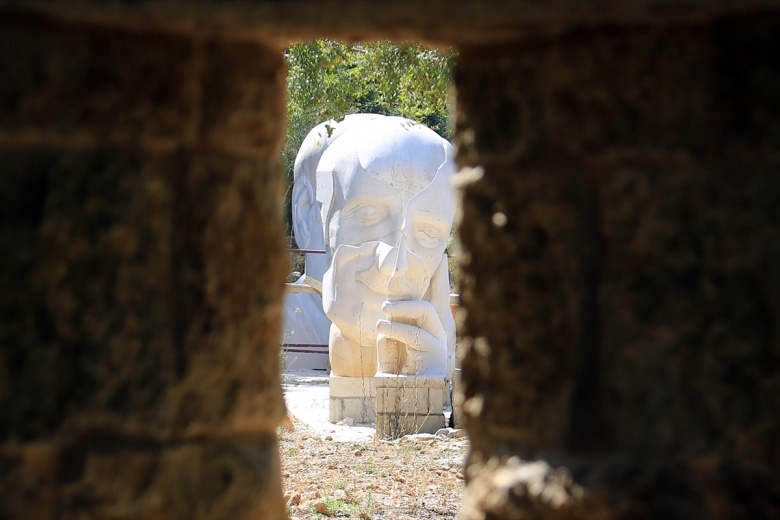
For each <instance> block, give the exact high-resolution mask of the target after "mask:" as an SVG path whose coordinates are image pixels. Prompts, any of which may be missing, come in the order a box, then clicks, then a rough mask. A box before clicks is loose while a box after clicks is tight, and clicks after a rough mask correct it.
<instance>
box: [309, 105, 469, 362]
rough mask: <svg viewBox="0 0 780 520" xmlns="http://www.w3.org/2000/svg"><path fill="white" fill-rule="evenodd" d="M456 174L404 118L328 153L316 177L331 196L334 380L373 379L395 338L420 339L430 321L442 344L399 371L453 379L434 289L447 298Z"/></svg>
mask: <svg viewBox="0 0 780 520" xmlns="http://www.w3.org/2000/svg"><path fill="white" fill-rule="evenodd" d="M453 170H454V163H453V161H452V150H451V147H450V145H449V143H447V142H446V141H445V140H443V139H441V138H440V137H439V136H438V135H436V134H435V133H434V132H433V131H431V130H429V129H428V128H426V127H423V126H421V125H416V124H412V123H410V122H409V121H407V120H404V119H400V118H389V117H385V118H380V119H378V120H372V121H369V122H367V123H365V124H362V125H360V126H359V127H358V128H356V130H355V131H353V132H350V133H349V134H347V135H345V136H343V137H342V138H340V139H339V141H338V142H336V143H334V144H333V145H332V146H331V147H330V148H329V149H328V150H327V151H326V152H325V154H323V157H322V160H321V161H320V165H319V167H318V172H317V175H318V185H323V186H324V187H325V189H323V190H322V192H321V195H322V199H321V201H322V214H323V223H324V233H325V236H326V237H327V243H326V250H327V251H328V257H329V262H330V263H329V265H330V267H329V269H328V271H327V272H326V273H325V277H324V280H323V307H324V309H325V312H326V314H327V315H328V317H329V318H330V319H331V320H332V321H333V324H334V325H333V327H332V328H331V339H330V343H331V345H330V346H331V366H332V368H333V371H334V373H335V374H336V375H373V374H374V373H375V372H376V368H377V357H376V356H377V354H376V352H377V348H379V349H380V358H381V357H382V356H381V353H382V345H383V344H387V343H388V340H387V338H388V337H389V336H392V335H393V334H395V335H397V334H399V333H403V332H409V331H399V330H397V329H398V327H399V326H400V325H401V324H403V325H410V326H411V328H413V329H415V330H416V329H418V328H419V327H422V326H423V325H422V322H424V321H430V320H431V319H432V318H436V319H435V320H434V321H435V322H436V324H435V325H434V326H433V327H432V328H433V329H435V330H434V331H433V335H434V336H439V340H440V341H439V343H441V344H437V345H436V347H435V348H432V349H431V348H427V347H426V346H425V345H423V347H425V348H420V349H417V350H415V351H414V352H413V353H412V354H413V355H412V356H406V355H404V356H402V357H403V359H402V360H401V361H402V362H401V365H407V366H406V372H414V373H418V372H422V373H437V374H438V373H441V374H442V375H443V374H444V373H445V371H446V367H447V338H446V335H445V337H444V338H443V343H442V341H441V339H442V338H441V336H442V335H443V329H442V326H441V323H440V321H441V320H440V319H438V317H437V316H433V315H435V314H437V311H436V310H435V309H434V308H433V307H432V306H431V304H430V301H431V299H432V297H431V290H432V287H433V286H435V287H436V288H437V289H441V288H442V287H443V288H444V289H443V290H444V292H445V295H444V296H445V297H446V298H448V297H449V285H448V273H447V267H446V265H447V264H446V261H445V258H444V250H445V247H446V244H447V239H448V237H449V234H450V229H451V223H452V218H453V196H452V188H451V183H450V180H451V175H452V173H453ZM318 199H320V194H318ZM442 266H443V267H442ZM442 278H443V281H444V284H442V280H441V279H442ZM440 292H441V291H440ZM394 302H408V303H398V304H397V303H394ZM418 304H423V307H419V305H418ZM409 306H411V307H415V306H416V307H415V308H414V309H410V308H406V307H409ZM419 312H422V313H423V314H424V315H423V316H418V315H417V314H419ZM426 314H427V315H428V316H425V315H426ZM393 315H395V316H393ZM394 323H397V324H398V325H393V324H394ZM393 327H395V329H396V330H394V331H389V330H388V331H384V330H383V329H390V328H393ZM428 328H431V327H428ZM440 329H441V330H440ZM385 332H387V334H384V333H385ZM411 332H414V331H411ZM428 333H431V332H430V331H428ZM391 343H393V342H391ZM418 346H419V345H418ZM405 350H408V349H404V351H405ZM418 351H420V352H422V354H421V357H420V359H417V358H416V357H415V356H416V354H417V352H418ZM380 361H381V359H380ZM388 367H389V365H388ZM380 368H381V367H380ZM397 368H399V367H397ZM399 369H401V368H399ZM402 371H403V370H402Z"/></svg>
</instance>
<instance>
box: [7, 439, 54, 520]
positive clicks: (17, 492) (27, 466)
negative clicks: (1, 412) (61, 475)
mask: <svg viewBox="0 0 780 520" xmlns="http://www.w3.org/2000/svg"><path fill="white" fill-rule="evenodd" d="M58 466H59V465H58V463H57V451H56V449H54V448H53V447H52V446H51V445H48V444H40V443H36V444H27V445H21V444H17V443H7V444H3V445H0V518H9V519H10V518H35V519H36V520H37V519H40V520H54V519H55V518H57V471H58Z"/></svg>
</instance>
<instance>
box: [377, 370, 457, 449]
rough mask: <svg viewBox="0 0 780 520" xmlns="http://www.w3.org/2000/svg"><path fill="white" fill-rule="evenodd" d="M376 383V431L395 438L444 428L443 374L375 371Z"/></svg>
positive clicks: (379, 435)
mask: <svg viewBox="0 0 780 520" xmlns="http://www.w3.org/2000/svg"><path fill="white" fill-rule="evenodd" d="M374 383H375V385H376V434H377V436H378V437H379V438H380V439H397V438H399V437H401V436H403V435H409V434H414V433H436V431H437V430H439V429H440V428H444V394H445V384H444V378H443V377H426V376H402V375H396V374H382V373H379V374H377V375H376V377H375V378H374Z"/></svg>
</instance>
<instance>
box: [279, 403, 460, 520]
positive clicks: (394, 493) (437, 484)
mask: <svg viewBox="0 0 780 520" xmlns="http://www.w3.org/2000/svg"><path fill="white" fill-rule="evenodd" d="M292 423H293V425H294V428H295V429H294V430H292V431H291V430H289V429H286V428H283V427H280V428H279V453H280V455H281V460H282V485H283V486H284V493H285V499H286V500H287V504H288V505H287V513H288V514H289V515H290V517H291V518H293V519H301V520H303V519H314V518H326V517H337V518H355V519H364V520H365V519H372V520H380V519H388V520H404V519H425V520H428V519H431V520H443V519H454V518H456V517H457V515H458V513H459V510H460V502H461V495H462V493H463V487H464V483H463V473H462V471H463V460H464V457H465V455H466V451H467V450H468V440H467V439H466V438H465V437H461V438H446V437H444V436H439V437H436V436H426V435H413V436H409V437H404V438H401V439H399V440H396V441H392V442H391V441H378V440H374V439H371V440H368V441H362V442H343V441H335V440H333V438H332V437H331V436H329V435H327V433H326V434H322V433H320V432H317V431H315V430H312V429H310V428H309V427H307V425H306V424H305V423H303V422H301V421H299V420H298V419H297V418H295V417H292ZM451 435H458V432H454V433H452V434H451Z"/></svg>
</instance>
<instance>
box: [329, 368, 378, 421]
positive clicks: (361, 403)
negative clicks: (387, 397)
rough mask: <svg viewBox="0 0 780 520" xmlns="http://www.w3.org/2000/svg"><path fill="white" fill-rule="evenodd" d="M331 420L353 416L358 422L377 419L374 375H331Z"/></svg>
mask: <svg viewBox="0 0 780 520" xmlns="http://www.w3.org/2000/svg"><path fill="white" fill-rule="evenodd" d="M329 385H330V416H329V420H330V421H331V422H334V423H335V422H339V421H341V420H342V419H346V418H347V417H352V418H353V419H354V420H355V422H356V423H362V424H370V423H373V422H374V421H375V420H376V389H375V386H374V378H373V377H344V376H334V375H333V374H331V376H330V381H329Z"/></svg>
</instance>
